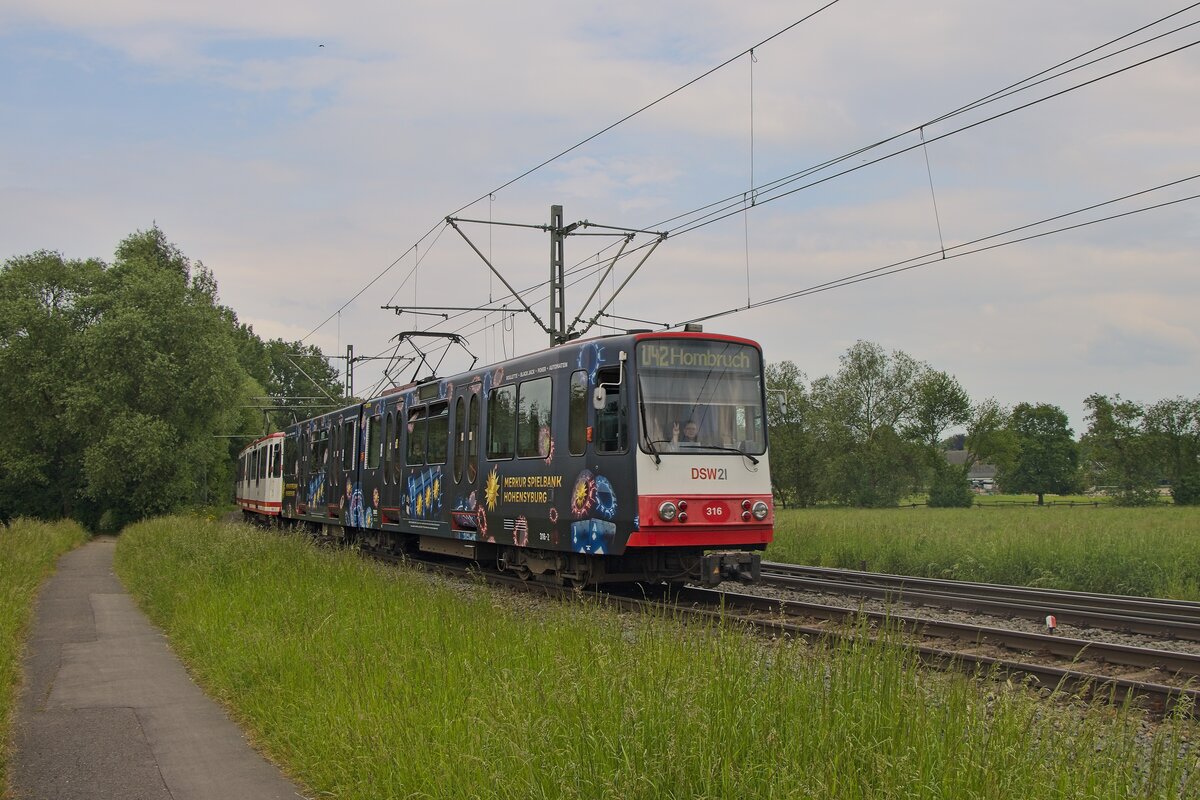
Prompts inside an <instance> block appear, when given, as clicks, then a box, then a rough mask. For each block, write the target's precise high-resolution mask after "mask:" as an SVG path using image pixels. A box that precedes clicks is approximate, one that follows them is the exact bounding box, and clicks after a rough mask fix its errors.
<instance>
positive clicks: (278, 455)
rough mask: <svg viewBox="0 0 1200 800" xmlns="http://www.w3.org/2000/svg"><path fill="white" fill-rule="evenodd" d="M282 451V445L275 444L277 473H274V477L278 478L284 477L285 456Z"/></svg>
mask: <svg viewBox="0 0 1200 800" xmlns="http://www.w3.org/2000/svg"><path fill="white" fill-rule="evenodd" d="M281 450H282V447H281V445H280V444H279V442H276V443H275V472H274V476H275V477H276V478H279V477H282V476H283V455H282V453H281V452H280V451H281Z"/></svg>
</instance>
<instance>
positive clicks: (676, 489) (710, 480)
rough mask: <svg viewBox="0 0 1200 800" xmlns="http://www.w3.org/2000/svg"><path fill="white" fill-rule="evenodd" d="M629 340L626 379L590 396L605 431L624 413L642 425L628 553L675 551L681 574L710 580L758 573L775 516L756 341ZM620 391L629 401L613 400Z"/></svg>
mask: <svg viewBox="0 0 1200 800" xmlns="http://www.w3.org/2000/svg"><path fill="white" fill-rule="evenodd" d="M632 344H633V351H634V353H633V359H632V360H633V366H632V369H631V370H629V371H630V372H631V374H630V375H627V376H623V377H624V379H625V380H626V381H628V383H629V385H628V386H627V387H626V386H618V387H612V386H610V385H606V384H605V383H604V382H600V383H599V385H598V387H597V389H596V393H595V397H594V404H595V406H596V414H597V417H596V422H597V427H598V428H599V429H600V430H601V431H604V430H605V429H606V420H605V416H606V415H615V414H622V412H625V413H628V414H629V417H630V423H631V425H630V427H631V428H633V429H634V430H636V436H637V447H636V448H635V451H634V467H635V470H634V472H635V475H636V482H637V490H636V491H637V496H638V519H637V523H636V524H635V530H634V531H633V532H632V533H631V535H630V537H629V540H628V542H627V546H626V551H625V553H626V555H627V556H635V555H636V554H637V553H638V552H646V550H650V549H652V550H657V551H659V552H663V551H664V550H666V551H669V552H672V553H675V554H676V555H678V556H679V561H678V562H676V563H680V564H681V565H686V567H687V572H688V573H689V574H687V575H686V578H685V579H686V580H689V581H696V582H700V583H704V584H706V585H713V584H716V583H719V582H720V581H721V580H725V579H729V578H734V579H738V580H742V581H754V580H757V579H758V576H759V565H760V561H761V556H760V554H759V552H757V551H761V550H763V549H765V548H766V546H767V545H768V544H769V543H770V542H771V540H772V533H773V526H774V517H775V515H774V504H773V501H772V497H771V478H770V472H769V468H768V460H767V424H766V413H765V399H766V391H765V386H764V382H763V380H764V373H763V360H762V353H761V351H760V350H759V347H758V345H757V344H756V343H754V342H752V341H750V340H748V339H740V338H735V337H730V336H717V335H711V334H709V335H705V334H700V333H682V334H680V333H675V334H641V335H637V336H635V337H634V341H633V342H632ZM618 380H621V378H620V377H619V378H618ZM614 389H615V390H616V391H617V392H619V393H620V394H621V395H623V397H621V398H620V399H621V400H624V401H625V402H613V398H612V392H613V391H614ZM608 427H610V428H611V425H609V426H608ZM672 560H674V559H672Z"/></svg>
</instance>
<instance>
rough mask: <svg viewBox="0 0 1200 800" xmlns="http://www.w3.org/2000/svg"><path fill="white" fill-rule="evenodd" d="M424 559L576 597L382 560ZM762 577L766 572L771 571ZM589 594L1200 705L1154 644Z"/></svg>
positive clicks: (658, 595)
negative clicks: (871, 640) (876, 638)
mask: <svg viewBox="0 0 1200 800" xmlns="http://www.w3.org/2000/svg"><path fill="white" fill-rule="evenodd" d="M378 557H381V558H382V559H383V560H387V561H409V562H412V561H417V562H418V563H420V564H421V565H422V566H424V567H426V568H431V569H434V570H437V571H439V572H442V573H444V574H450V575H458V576H464V575H471V576H472V577H473V578H475V579H482V580H485V581H486V582H487V583H489V584H491V585H498V586H504V587H507V588H510V589H515V590H519V591H526V592H533V593H536V594H539V595H543V596H547V597H558V598H562V597H577V596H579V595H580V590H579V589H573V588H570V587H559V586H553V585H550V584H545V583H540V582H538V581H531V580H522V579H520V578H517V577H513V576H509V575H501V574H497V573H492V572H488V571H479V570H478V569H477V568H472V567H465V566H463V565H462V564H461V562H460V563H450V564H448V563H445V562H442V561H439V560H436V559H431V560H424V559H420V560H417V559H405V558H396V557H393V556H378ZM764 571H765V570H764ZM583 594H584V595H585V596H588V597H594V598H595V599H597V600H598V601H600V602H604V603H606V604H609V605H611V606H614V607H617V608H621V609H625V610H629V611H635V612H647V611H654V612H662V611H670V612H671V613H676V614H683V615H686V616H689V617H692V618H698V619H704V620H710V621H717V620H719V621H722V622H724V623H726V624H728V623H733V624H741V625H745V626H747V627H748V628H751V629H753V630H756V631H759V632H762V633H764V634H766V635H771V636H789V637H793V638H803V639H806V640H808V641H810V642H813V643H814V644H817V643H822V642H833V641H838V640H841V639H844V638H847V637H852V636H861V635H864V632H867V633H868V635H873V634H876V633H878V632H881V631H891V632H894V633H895V634H896V635H895V636H894V637H892V638H893V639H895V640H896V641H897V643H898V645H899V646H902V647H905V648H907V649H909V650H910V651H912V652H914V653H915V654H916V655H917V657H918V658H920V660H921V661H922V662H923V663H925V664H927V665H929V666H931V667H933V668H937V669H941V670H956V671H960V672H966V673H968V674H977V675H987V676H998V675H999V676H1005V677H1017V678H1018V679H1020V680H1022V681H1024V682H1025V683H1026V684H1027V685H1029V686H1031V687H1032V688H1035V689H1043V690H1047V691H1050V692H1065V693H1067V694H1069V695H1076V696H1083V697H1091V698H1101V699H1111V700H1113V701H1114V702H1123V701H1125V700H1126V699H1127V698H1128V699H1130V700H1133V701H1136V702H1137V703H1138V704H1139V705H1141V706H1142V707H1144V708H1146V710H1148V711H1149V712H1151V713H1153V714H1157V715H1161V714H1165V713H1167V712H1169V711H1171V710H1172V709H1174V708H1176V707H1178V706H1180V705H1181V704H1182V705H1183V706H1184V707H1186V708H1189V709H1190V708H1200V689H1197V688H1195V686H1194V684H1197V683H1200V655H1195V654H1189V653H1179V652H1175V651H1170V650H1162V649H1157V648H1148V647H1134V646H1130V645H1124V644H1115V643H1109V642H1097V641H1090V640H1083V639H1073V638H1069V637H1064V636H1051V635H1047V634H1038V633H1029V632H1023V631H1016V630H1012V629H1010V628H1004V627H1003V626H989V625H978V624H969V623H962V622H951V621H946V620H936V619H927V618H921V617H912V616H904V615H900V614H896V613H892V612H870V611H864V610H861V609H858V608H852V607H847V606H838V605H830V604H826V603H806V602H797V601H789V600H780V599H777V598H767V597H762V596H760V595H752V594H743V593H737V592H730V591H721V590H717V589H700V588H694V587H688V588H686V589H684V590H682V591H680V592H678V593H675V594H669V595H668V593H667V590H666V588H665V587H640V588H638V589H633V590H631V591H627V592H611V591H603V592H601V591H585V592H583Z"/></svg>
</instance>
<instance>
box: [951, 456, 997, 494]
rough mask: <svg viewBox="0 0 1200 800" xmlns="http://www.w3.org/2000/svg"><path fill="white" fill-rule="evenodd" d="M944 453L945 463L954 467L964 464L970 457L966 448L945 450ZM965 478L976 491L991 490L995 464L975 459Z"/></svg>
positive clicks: (994, 478) (994, 485) (993, 482)
mask: <svg viewBox="0 0 1200 800" xmlns="http://www.w3.org/2000/svg"><path fill="white" fill-rule="evenodd" d="M945 455H946V463H948V464H953V465H954V466H956V467H961V466H964V465H965V464H966V463H967V460H968V459H969V458H971V454H970V453H969V452H967V451H966V450H947V451H945ZM967 480H969V481H970V482H971V486H972V487H973V488H974V489H975V490H976V491H980V492H990V491H993V490H994V489H995V488H996V465H995V464H984V463H983V462H981V461H976V462H975V463H974V464H972V465H971V469H970V470H969V471H968V472H967Z"/></svg>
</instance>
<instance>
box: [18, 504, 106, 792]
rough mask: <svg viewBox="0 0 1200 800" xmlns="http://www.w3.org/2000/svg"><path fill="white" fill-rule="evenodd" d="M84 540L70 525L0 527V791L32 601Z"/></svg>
mask: <svg viewBox="0 0 1200 800" xmlns="http://www.w3.org/2000/svg"><path fill="white" fill-rule="evenodd" d="M86 539H87V534H86V533H85V532H84V530H83V528H81V527H80V526H79V525H77V524H75V523H74V522H58V523H53V524H48V523H43V522H34V521H32V520H24V519H18V520H15V521H14V522H13V523H12V524H11V525H9V526H8V527H0V789H2V788H3V787H4V786H5V781H6V776H7V773H8V769H7V767H8V755H7V751H8V747H7V743H8V737H9V727H10V724H11V721H12V712H13V705H14V701H15V700H16V690H17V685H18V681H19V679H20V675H21V652H22V644H23V642H24V637H25V633H26V631H27V629H28V625H29V616H30V613H31V611H32V608H33V600H34V597H36V595H37V590H38V587H39V586H40V585H41V583H42V579H43V578H44V577H45V576H46V575H47V574H49V572H50V571H51V570H52V569H53V568H54V564H55V562H56V561H57V560H58V557H59V556H60V555H62V554H63V553H65V552H66V551H68V550H70V549H71V548H73V547H77V546H78V545H80V544H82V543H83V542H84V540H86Z"/></svg>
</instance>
